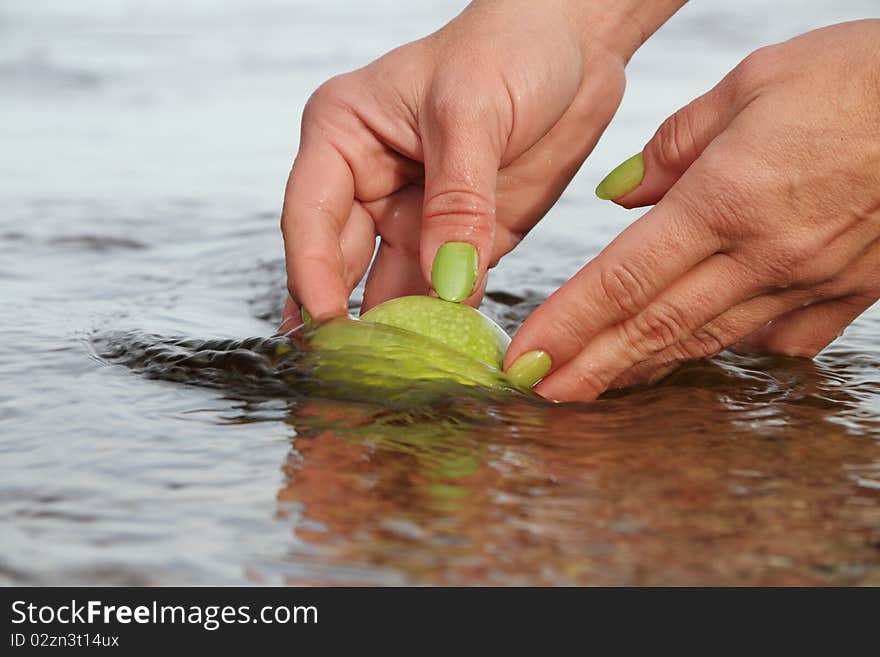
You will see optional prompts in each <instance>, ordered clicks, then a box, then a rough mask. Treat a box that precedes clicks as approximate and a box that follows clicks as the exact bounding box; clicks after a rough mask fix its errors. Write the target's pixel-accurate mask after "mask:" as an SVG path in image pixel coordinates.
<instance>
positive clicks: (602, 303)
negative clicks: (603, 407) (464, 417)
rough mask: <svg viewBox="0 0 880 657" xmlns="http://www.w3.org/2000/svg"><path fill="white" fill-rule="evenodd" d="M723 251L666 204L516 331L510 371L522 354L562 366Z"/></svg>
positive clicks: (705, 230)
mask: <svg viewBox="0 0 880 657" xmlns="http://www.w3.org/2000/svg"><path fill="white" fill-rule="evenodd" d="M721 247H722V244H721V242H720V241H719V239H718V237H717V235H715V233H714V232H713V231H712V230H711V229H710V228H709V226H708V224H706V223H705V222H703V221H701V220H699V219H696V220H695V219H694V218H692V217H688V216H686V214H685V213H684V212H683V211H681V210H680V209H679V207H678V206H677V204H675V203H673V202H671V201H669V200H667V201H665V202H664V203H660V204H659V205H657V206H656V207H655V208H653V209H652V210H651V211H649V212H648V213H647V214H645V215H644V216H643V217H642V218H641V219H639V220H638V221H636V222H635V223H634V224H632V225H631V226H630V227H629V228H627V229H626V230H625V231H624V232H623V233H621V234H620V235H619V236H618V237H617V238H616V239H615V240H614V241H613V242H612V243H611V244H609V245H608V246H607V247H606V248H605V249H604V250H603V251H602V253H600V254H599V255H598V256H597V257H596V258H595V259H594V260H592V261H591V262H590V263H588V264H587V265H586V266H585V267H584V268H583V269H581V271H580V272H578V273H577V274H576V275H575V276H574V277H573V278H572V279H571V280H570V281H569V282H568V283H566V284H565V285H563V286H562V287H561V288H560V289H559V290H557V291H556V292H555V293H554V294H553V295H552V296H551V297H550V298H549V299H547V301H545V302H544V303H543V304H542V305H541V306H540V307H539V308H538V309H537V310H536V311H535V312H534V313H532V315H531V316H529V317H528V318H527V319H526V321H525V323H523V325H522V327H521V328H520V329H519V331H518V332H517V334H516V336H515V337H514V339H513V342H512V343H511V346H510V348H509V349H508V351H507V356H506V357H505V370H506V369H508V368H509V367H510V366H511V365H512V364H513V362H514V361H515V360H516V359H517V358H518V357H519V356H520V355H522V354H524V353H526V352H529V351H533V350H543V351H546V352H547V353H548V354H549V356H550V359H551V361H552V363H554V365H557V366H558V365H562V364H563V363H565V362H567V361H568V360H570V359H571V358H573V357H574V356H575V355H576V354H578V353H579V352H581V351H582V350H583V349H584V347H585V346H586V345H587V344H588V343H589V342H590V341H591V340H592V339H593V338H594V337H595V336H596V335H597V334H598V333H599V332H601V331H602V330H604V329H606V328H608V327H611V326H614V325H615V324H617V323H619V322H623V321H625V320H627V319H629V318H631V317H634V316H636V315H638V314H639V313H640V312H642V311H643V310H644V309H645V308H646V307H647V306H648V305H649V304H650V303H651V302H652V301H653V300H654V299H656V298H657V296H658V295H659V294H660V293H661V292H663V291H664V290H665V289H666V288H667V287H669V286H670V285H672V284H673V283H674V282H675V281H676V280H677V279H679V278H680V277H681V276H683V275H684V274H685V273H686V272H688V271H690V270H691V269H692V268H693V267H694V266H696V265H697V264H699V263H700V262H702V261H703V260H705V259H706V258H708V257H710V256H712V255H713V254H714V253H716V252H717V251H719V250H720V249H721Z"/></svg>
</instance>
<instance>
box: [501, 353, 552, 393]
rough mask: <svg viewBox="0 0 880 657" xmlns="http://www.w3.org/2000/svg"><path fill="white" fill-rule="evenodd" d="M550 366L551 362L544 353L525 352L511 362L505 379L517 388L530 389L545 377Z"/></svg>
mask: <svg viewBox="0 0 880 657" xmlns="http://www.w3.org/2000/svg"><path fill="white" fill-rule="evenodd" d="M552 366H553V361H552V360H550V354H548V353H547V352H546V351H543V350H541V349H535V350H534V351H527V352H526V353H524V354H523V355H522V356H520V357H519V358H517V359H516V360H515V361H513V365H511V366H510V367H509V368H508V370H507V378H508V379H510V382H511V383H513V385H515V386H517V387H518V388H531V387H532V386H534V385H535V384H536V383H538V381H540V380H541V379H543V378H544V377H545V376H546V374H547V372H549V371H550V368H551V367H552Z"/></svg>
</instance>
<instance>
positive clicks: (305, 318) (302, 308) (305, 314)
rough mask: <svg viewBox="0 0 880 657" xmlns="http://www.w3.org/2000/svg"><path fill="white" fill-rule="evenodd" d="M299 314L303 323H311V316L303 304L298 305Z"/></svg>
mask: <svg viewBox="0 0 880 657" xmlns="http://www.w3.org/2000/svg"><path fill="white" fill-rule="evenodd" d="M299 314H300V315H302V318H303V324H311V323H312V316H311V315H309V311H308V310H306V307H305V306H300V307H299Z"/></svg>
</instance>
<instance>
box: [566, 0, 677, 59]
mask: <svg viewBox="0 0 880 657" xmlns="http://www.w3.org/2000/svg"><path fill="white" fill-rule="evenodd" d="M557 1H558V2H559V4H560V9H561V10H562V11H564V12H565V13H566V14H567V15H568V16H569V19H570V20H571V21H573V22H574V23H575V24H576V25H577V27H578V29H579V30H580V31H581V33H582V34H583V35H584V37H585V39H589V38H593V39H598V40H599V41H600V42H601V43H602V44H603V45H604V46H605V47H606V48H607V49H609V50H611V51H612V52H614V53H615V54H617V55H619V56H620V57H621V58H622V59H623V61H624V62H628V61H629V60H630V58H631V57H632V56H633V55H634V54H635V52H636V50H638V49H639V48H640V47H641V45H642V44H643V43H644V42H645V41H647V40H648V37H650V36H651V35H652V34H654V32H656V31H657V30H658V29H659V28H660V26H662V25H663V23H665V22H666V21H667V20H668V19H669V18H670V17H671V16H672V15H673V14H674V13H675V12H676V11H678V10H679V9H680V8H681V7H682V6H683V5H684V4H685V3H686V2H687V0H557Z"/></svg>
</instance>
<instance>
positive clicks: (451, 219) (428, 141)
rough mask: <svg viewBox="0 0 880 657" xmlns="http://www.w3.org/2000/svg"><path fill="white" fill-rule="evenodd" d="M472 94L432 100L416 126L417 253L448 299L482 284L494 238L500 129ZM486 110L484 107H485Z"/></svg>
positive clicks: (459, 297)
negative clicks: (419, 156)
mask: <svg viewBox="0 0 880 657" xmlns="http://www.w3.org/2000/svg"><path fill="white" fill-rule="evenodd" d="M481 104H482V103H481V100H480V99H478V98H476V99H475V98H469V99H464V100H462V101H459V102H451V103H443V104H442V105H440V104H436V103H435V105H434V107H433V108H432V110H431V111H429V112H428V118H427V121H426V125H425V126H424V127H423V130H422V140H423V148H424V161H425V196H424V205H423V208H422V231H421V245H420V257H421V268H422V273H423V274H424V276H425V279H426V280H427V281H429V282H430V283H431V286H432V287H433V288H434V290H435V291H436V292H437V294H438V295H439V296H440V297H441V298H443V299H447V300H448V301H464V300H466V299H467V298H468V297H470V296H471V295H472V294H473V293H474V292H475V291H478V290H480V289H482V283H483V281H484V279H485V276H486V270H487V269H488V268H489V266H490V264H491V262H490V261H491V259H492V255H493V246H494V241H495V185H496V180H497V177H498V167H499V165H500V161H501V155H500V153H501V151H502V145H501V143H499V142H500V141H501V139H500V135H502V134H506V133H503V131H502V130H499V129H494V128H493V123H497V119H496V120H495V121H494V122H493V120H492V119H493V118H496V117H497V116H498V112H497V110H496V111H482V109H481V107H480V105H481ZM486 109H487V110H488V109H489V108H486Z"/></svg>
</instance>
